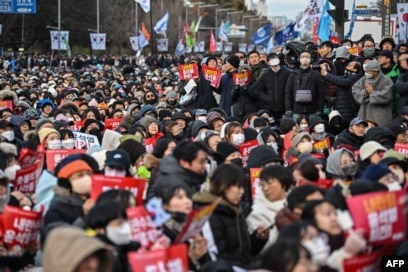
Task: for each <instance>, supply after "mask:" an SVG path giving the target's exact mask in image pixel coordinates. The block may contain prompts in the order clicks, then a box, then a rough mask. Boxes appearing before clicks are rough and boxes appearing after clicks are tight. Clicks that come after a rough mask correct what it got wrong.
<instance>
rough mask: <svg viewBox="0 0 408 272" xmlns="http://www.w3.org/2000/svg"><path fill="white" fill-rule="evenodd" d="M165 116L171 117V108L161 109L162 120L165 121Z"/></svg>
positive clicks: (160, 118)
mask: <svg viewBox="0 0 408 272" xmlns="http://www.w3.org/2000/svg"><path fill="white" fill-rule="evenodd" d="M164 117H170V118H171V111H169V110H161V111H160V112H159V120H160V122H163V118H164Z"/></svg>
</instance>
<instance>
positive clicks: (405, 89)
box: [394, 72, 408, 116]
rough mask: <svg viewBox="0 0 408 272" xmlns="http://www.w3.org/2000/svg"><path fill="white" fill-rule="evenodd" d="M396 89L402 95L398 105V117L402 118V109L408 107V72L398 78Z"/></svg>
mask: <svg viewBox="0 0 408 272" xmlns="http://www.w3.org/2000/svg"><path fill="white" fill-rule="evenodd" d="M394 89H395V91H396V92H397V93H398V94H399V95H400V97H399V99H398V103H397V116H400V115H401V110H402V108H403V107H404V106H408V72H405V73H403V74H401V75H400V76H399V77H398V79H397V81H395V84H394Z"/></svg>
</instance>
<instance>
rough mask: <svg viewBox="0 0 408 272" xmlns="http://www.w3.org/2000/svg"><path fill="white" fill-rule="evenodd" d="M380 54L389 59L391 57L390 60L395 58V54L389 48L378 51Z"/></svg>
mask: <svg viewBox="0 0 408 272" xmlns="http://www.w3.org/2000/svg"><path fill="white" fill-rule="evenodd" d="M378 56H381V57H386V58H387V59H390V60H392V59H393V58H394V55H393V54H392V52H391V51H389V50H384V51H381V52H380V53H378Z"/></svg>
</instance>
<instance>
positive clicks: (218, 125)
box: [214, 120, 225, 133]
mask: <svg viewBox="0 0 408 272" xmlns="http://www.w3.org/2000/svg"><path fill="white" fill-rule="evenodd" d="M224 123H225V122H224V121H223V120H216V121H215V122H214V130H215V131H216V132H218V133H220V132H221V128H222V126H223V125H224Z"/></svg>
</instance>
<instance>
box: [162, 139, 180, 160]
mask: <svg viewBox="0 0 408 272" xmlns="http://www.w3.org/2000/svg"><path fill="white" fill-rule="evenodd" d="M176 145H177V144H176V142H173V141H171V142H169V144H168V145H167V148H166V150H165V151H164V153H163V156H164V157H166V156H168V155H170V154H171V153H173V150H174V148H176Z"/></svg>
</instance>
